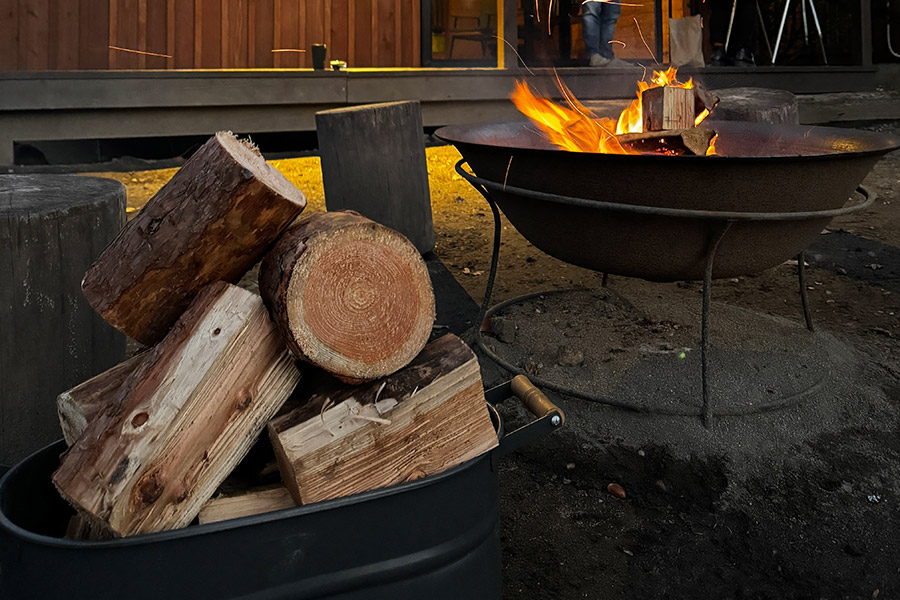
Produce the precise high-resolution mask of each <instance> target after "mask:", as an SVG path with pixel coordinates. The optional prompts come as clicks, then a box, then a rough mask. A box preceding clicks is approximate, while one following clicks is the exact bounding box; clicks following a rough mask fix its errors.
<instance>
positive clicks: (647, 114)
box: [641, 86, 697, 132]
mask: <svg viewBox="0 0 900 600" xmlns="http://www.w3.org/2000/svg"><path fill="white" fill-rule="evenodd" d="M694 102H695V100H694V91H693V90H692V89H685V88H676V87H669V86H663V87H655V88H650V89H649V90H644V91H643V92H642V93H641V117H642V118H643V131H644V132H648V131H665V130H671V129H687V128H689V127H693V126H694V119H696V117H697V115H696V114H695V113H694Z"/></svg>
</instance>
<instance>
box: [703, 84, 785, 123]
mask: <svg viewBox="0 0 900 600" xmlns="http://www.w3.org/2000/svg"><path fill="white" fill-rule="evenodd" d="M713 93H714V94H715V95H717V96H718V97H719V104H718V105H717V106H716V108H715V110H713V111H712V115H711V117H710V118H711V119H716V120H718V121H752V122H755V123H772V124H776V125H777V124H781V123H785V124H788V125H797V124H798V123H799V122H800V117H799V112H798V109H797V98H796V97H795V96H794V94H792V93H791V92H788V91H785V90H769V89H764V88H724V89H721V90H715V91H714V92H713Z"/></svg>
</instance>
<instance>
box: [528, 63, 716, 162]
mask: <svg viewBox="0 0 900 600" xmlns="http://www.w3.org/2000/svg"><path fill="white" fill-rule="evenodd" d="M677 74H678V70H677V69H675V68H674V67H669V68H668V69H666V70H665V71H654V72H653V74H652V76H651V77H650V81H649V82H646V81H643V80H641V81H638V82H637V87H638V91H637V98H635V99H634V100H632V101H631V104H629V105H628V107H627V108H626V109H625V110H623V111H622V112H621V114H620V115H619V118H618V120H617V121H613V120H612V119H605V118H600V117H597V116H596V115H595V114H594V113H592V112H591V111H590V109H588V108H587V107H585V106H584V105H582V104H581V103H580V102H578V100H577V99H576V98H575V96H574V95H573V94H572V92H571V91H570V90H569V88H567V87H566V86H565V84H563V83H562V81H561V80H560V79H559V77H558V76H557V78H556V84H557V87H559V91H560V92H561V93H562V96H563V99H564V100H565V103H566V105H568V106H564V105H562V104H558V103H556V102H552V101H551V100H549V99H547V98H541V97H538V96H535V95H534V94H533V93H532V92H531V89H530V88H529V87H528V85H527V84H526V83H524V82H516V89H515V90H514V91H513V93H512V101H513V103H514V104H515V105H516V108H518V109H519V111H520V112H522V113H523V114H525V115H526V116H527V117H529V118H530V119H531V120H532V121H533V122H534V123H535V124H536V125H537V126H538V127H539V128H540V129H541V130H542V131H543V132H544V133H545V134H546V135H547V137H548V138H549V139H550V141H551V142H553V143H554V144H556V145H557V146H559V147H561V148H563V149H565V150H569V151H571V152H602V153H607V154H636V152H635V151H632V150H629V149H627V148H624V147H623V146H622V145H621V143H619V141H618V139H616V137H615V136H617V135H622V134H625V133H641V132H643V127H644V122H643V114H642V110H641V94H642V93H643V92H645V91H646V90H649V89H651V88H656V87H663V86H669V87H677V88H684V89H693V87H694V80H693V79H692V78H689V79H688V80H687V81H686V82H683V83H682V82H679V81H678V79H677ZM708 115H709V111H708V110H706V109H704V110H703V111H702V112H701V113H700V114H699V115H697V118H696V119H695V120H694V125H699V124H700V123H701V122H702V121H703V120H704V119H705V118H706V117H707V116H708ZM710 148H712V146H710ZM710 153H714V151H712V152H707V154H710Z"/></svg>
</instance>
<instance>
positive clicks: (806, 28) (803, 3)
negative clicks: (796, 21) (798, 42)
mask: <svg viewBox="0 0 900 600" xmlns="http://www.w3.org/2000/svg"><path fill="white" fill-rule="evenodd" d="M800 13H801V15H802V16H803V43H804V44H806V45H807V46H809V24H808V23H807V22H806V0H800Z"/></svg>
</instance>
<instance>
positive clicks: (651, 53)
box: [632, 17, 659, 64]
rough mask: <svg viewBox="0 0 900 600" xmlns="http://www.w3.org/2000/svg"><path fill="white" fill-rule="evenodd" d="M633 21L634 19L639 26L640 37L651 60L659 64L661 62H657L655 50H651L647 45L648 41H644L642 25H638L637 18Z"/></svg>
mask: <svg viewBox="0 0 900 600" xmlns="http://www.w3.org/2000/svg"><path fill="white" fill-rule="evenodd" d="M632 19H634V24H635V25H637V30H638V35H639V36H641V41H642V42H644V48H646V49H647V52H649V53H650V58H652V59H653V62H655V63H656V64H659V61H658V60H656V55H655V54H653V50H651V49H650V46H648V45H647V40H645V39H644V33H643V32H642V31H641V24H640V23H638V20H637V17H632Z"/></svg>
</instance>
